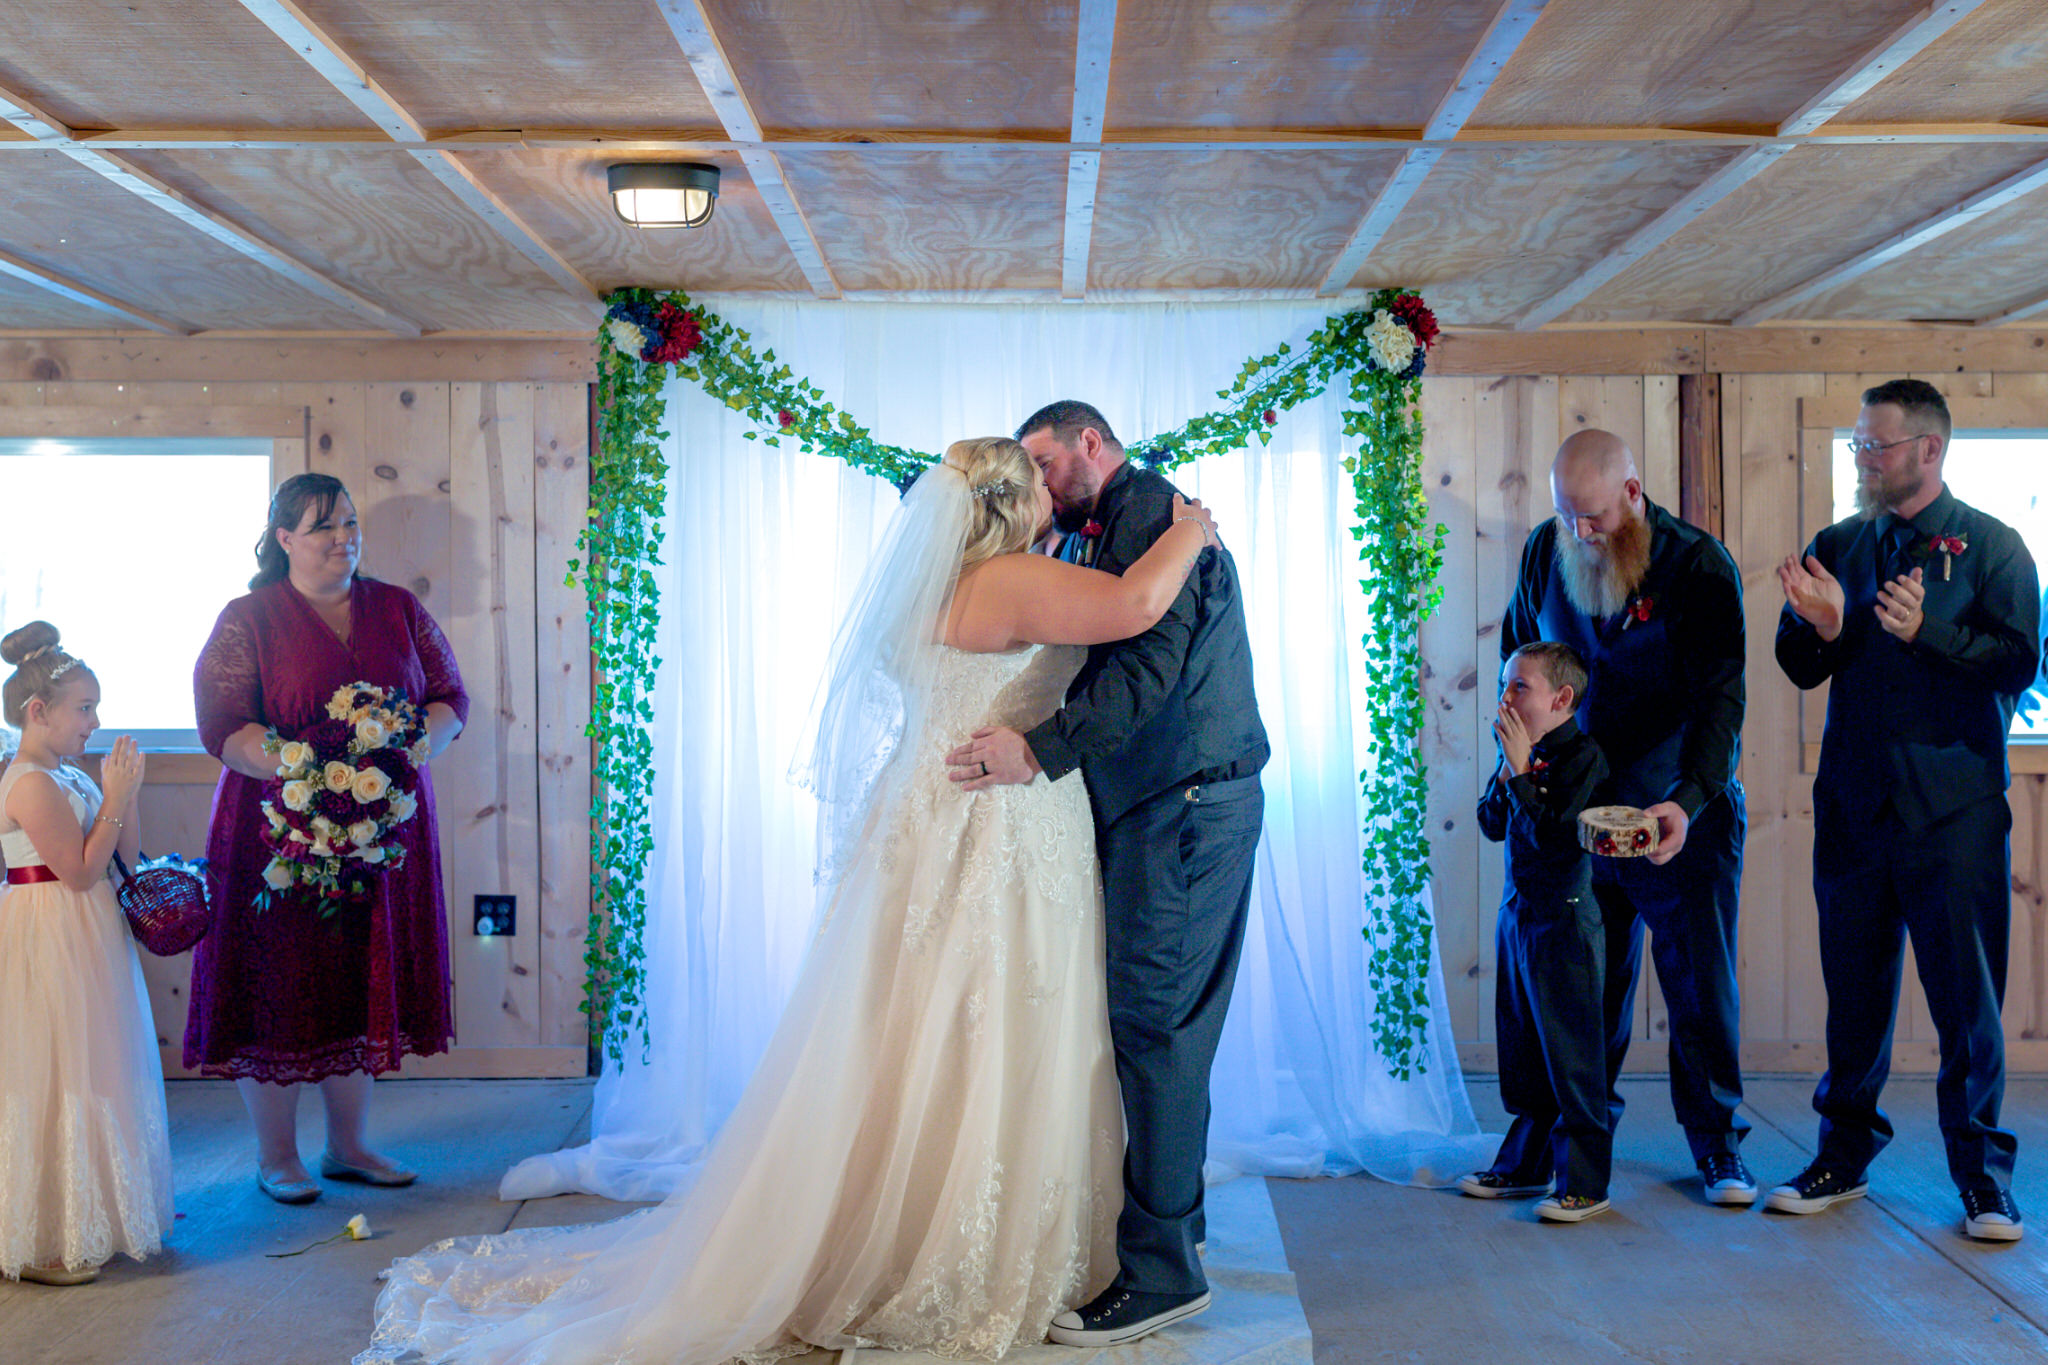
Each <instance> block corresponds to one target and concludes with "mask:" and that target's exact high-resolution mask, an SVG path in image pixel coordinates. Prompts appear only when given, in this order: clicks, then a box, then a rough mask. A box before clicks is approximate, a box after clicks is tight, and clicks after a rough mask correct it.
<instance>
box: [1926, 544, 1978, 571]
mask: <svg viewBox="0 0 2048 1365" xmlns="http://www.w3.org/2000/svg"><path fill="white" fill-rule="evenodd" d="M1969 548H1970V542H1969V540H1968V539H1967V538H1966V537H1964V536H1932V537H1929V539H1928V541H1927V550H1928V553H1930V554H1938V555H1940V556H1941V581H1942V582H1944V583H1946V582H1948V573H1949V568H1950V566H1951V565H1952V564H1953V563H1954V561H1955V557H1956V556H1957V555H1959V554H1961V553H1962V552H1963V551H1965V550H1967V549H1969Z"/></svg>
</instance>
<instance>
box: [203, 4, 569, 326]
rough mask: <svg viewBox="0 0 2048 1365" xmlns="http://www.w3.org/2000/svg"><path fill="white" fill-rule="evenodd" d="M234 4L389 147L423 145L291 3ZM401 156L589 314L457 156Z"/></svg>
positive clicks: (424, 151) (543, 242) (413, 150)
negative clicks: (392, 144) (389, 143)
mask: <svg viewBox="0 0 2048 1365" xmlns="http://www.w3.org/2000/svg"><path fill="white" fill-rule="evenodd" d="M240 3H241V6H242V8H243V9H245V10H247V11H248V12H249V13H250V14H251V15H252V16H254V17H255V18H256V19H258V20H260V21H261V22H262V24H263V26H264V27H265V28H267V29H269V30H270V31H271V32H272V33H274V34H276V35H277V36H278V38H279V39H281V40H282V41H283V42H284V44H285V45H286V46H287V47H289V48H291V50H292V51H294V52H296V53H298V54H299V56H300V57H302V58H304V59H305V61H306V64H307V65H308V66H310V67H312V68H313V70H314V71H316V72H317V73H319V75H320V76H321V77H322V78H323V79H325V80H326V81H327V83H328V84H329V85H331V86H333V87H334V88H335V90H336V91H338V92H339V93H340V94H341V96H342V97H343V98H344V99H346V100H347V101H348V102H349V103H350V104H353V105H354V106H355V107H356V109H357V110H358V111H359V112H361V114H362V115H363V117H365V118H367V119H369V120H370V122H372V123H374V124H376V125H377V126H378V127H379V128H381V129H382V130H383V131H384V134H385V136H387V137H389V138H391V139H392V140H393V141H395V142H407V143H423V142H426V141H427V140H428V134H427V130H426V128H425V127H424V126H423V125H422V124H421V123H420V121H419V120H418V119H416V118H414V117H413V116H412V114H411V113H410V112H408V111H407V110H406V108H405V107H404V106H403V105H401V104H399V102H398V101H397V100H396V99H393V98H392V96H391V93H390V92H389V91H387V90H386V89H385V88H384V87H383V86H381V85H379V84H378V83H377V81H376V78H375V77H373V76H371V75H370V73H369V72H367V71H365V70H364V69H363V67H362V66H361V64H360V63H358V62H357V61H356V60H355V58H353V57H351V56H350V55H349V54H348V53H347V51H346V50H344V49H343V48H342V46H341V44H340V43H338V42H336V41H335V40H334V39H333V38H332V37H331V36H330V35H329V34H328V33H327V32H326V31H325V30H324V29H322V28H321V27H320V26H319V25H318V24H315V23H314V22H313V21H312V20H311V19H310V18H308V17H307V16H306V13H305V11H304V10H302V9H300V8H299V7H298V6H297V5H295V4H293V3H292V0H240ZM406 151H407V153H408V154H409V155H410V156H411V157H412V158H413V159H414V160H415V161H417V162H418V163H419V164H420V165H421V166H423V167H425V168H426V170H427V173H428V174H430V175H432V176H433V177H434V179H435V180H437V181H439V182H440V183H441V185H442V187H443V188H445V189H446V190H447V191H448V192H449V193H450V194H453V195H454V196H455V198H456V199H457V200H459V201H460V202H461V203H462V205H463V207H465V208H467V209H468V210H469V211H470V212H471V213H474V214H475V215H476V216H477V217H478V218H481V219H482V220H483V221H484V223H485V225H486V226H488V227H489V228H490V229H491V231H492V232H493V233H495V234H496V235H497V236H498V237H499V238H501V239H502V240H504V241H506V242H508V243H510V244H511V245H512V247H513V248H514V249H516V250H517V251H518V252H519V254H520V255H522V256H524V257H526V258H527V259H528V260H529V261H532V262H533V263H534V264H535V265H537V266H539V267H540V268H541V270H542V271H543V272H545V273H546V274H547V276H548V278H550V279H552V280H553V281H554V282H555V283H556V284H558V285H560V286H562V288H563V289H565V290H567V291H568V292H569V293H570V294H571V295H573V296H575V297H577V298H579V299H583V300H587V301H588V302H589V303H590V304H591V305H592V312H593V315H594V314H595V311H596V303H597V300H598V289H597V286H596V285H594V284H592V283H591V282H590V281H589V280H588V279H585V278H584V276H583V273H582V272H581V271H579V270H577V269H576V267H575V266H573V265H571V264H569V262H568V261H567V260H566V259H564V258H563V256H562V254H561V253H560V252H559V251H556V250H555V249H554V247H552V246H550V245H549V244H548V242H547V239H546V238H544V237H542V236H541V235H540V234H539V233H538V232H536V231H534V230H533V228H532V227H531V226H530V225H529V224H528V223H527V222H526V221H525V220H524V219H522V218H521V217H520V216H519V215H518V214H517V213H516V212H514V211H513V209H512V207H511V206H510V205H509V204H507V203H506V202H505V201H504V200H503V199H501V198H500V197H499V196H498V195H497V194H496V193H495V192H494V191H493V190H492V189H491V188H490V187H489V186H487V185H485V184H484V183H483V181H481V180H479V179H478V178H477V175H476V172H475V171H473V170H471V169H470V168H469V167H468V166H466V165H464V164H463V162H462V160H461V158H460V157H458V156H456V154H455V153H454V152H451V151H445V150H441V149H437V148H431V147H410V146H409V147H407V148H406Z"/></svg>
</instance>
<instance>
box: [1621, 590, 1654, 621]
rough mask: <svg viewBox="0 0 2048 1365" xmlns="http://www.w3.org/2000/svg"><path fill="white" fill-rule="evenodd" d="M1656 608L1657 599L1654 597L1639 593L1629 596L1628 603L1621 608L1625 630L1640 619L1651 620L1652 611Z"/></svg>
mask: <svg viewBox="0 0 2048 1365" xmlns="http://www.w3.org/2000/svg"><path fill="white" fill-rule="evenodd" d="M1656 609H1657V599H1656V598H1654V597H1645V596H1641V595H1638V596H1635V597H1631V598H1629V599H1628V605H1627V606H1625V607H1623V608H1622V609H1621V610H1622V618H1621V628H1622V629H1623V630H1627V629H1628V628H1629V627H1630V626H1632V625H1634V624H1635V623H1636V622H1638V621H1647V620H1649V619H1650V613H1651V612H1653V611H1655V610H1656Z"/></svg>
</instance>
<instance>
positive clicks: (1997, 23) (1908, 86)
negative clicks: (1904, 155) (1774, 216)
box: [1842, 0, 2048, 123]
mask: <svg viewBox="0 0 2048 1365" xmlns="http://www.w3.org/2000/svg"><path fill="white" fill-rule="evenodd" d="M1950 119H1952V120H1955V121H1957V122H1978V121H1987V122H1989V121H2001V122H2002V121H2010V122H2013V123H2041V122H2044V121H2048V5H2044V4H2042V3H2041V0H1990V2H1989V3H1988V4H1986V5H1985V6H1984V7H1983V8H1982V9H1979V10H1978V11H1977V12H1976V13H1974V14H1971V15H1969V16H1968V17H1967V18H1965V19H1964V20H1963V21H1962V22H1961V23H1959V24H1957V25H1956V26H1955V27H1954V28H1953V29H1951V30H1949V32H1948V33H1947V34H1946V35H1944V36H1943V37H1942V39H1941V40H1940V41H1939V42H1937V43H1935V44H1933V45H1932V46H1930V47H1928V48H1927V49H1926V50H1925V51H1923V52H1921V53H1920V54H1919V55H1918V56H1916V57H1914V58H1913V59H1912V60H1911V61H1909V62H1907V63H1906V64H1905V65H1904V66H1902V67H1900V68H1899V69H1898V70H1897V71H1895V72H1893V73H1892V74H1891V75H1890V76H1889V77H1887V78H1886V79H1885V80H1884V81H1883V82H1881V83H1880V84H1879V85H1878V86H1877V87H1876V88H1875V89H1873V90H1872V91H1871V92H1870V93H1869V94H1867V95H1865V96H1864V97H1863V98H1862V99H1860V100H1858V101H1857V102H1856V103H1854V104H1852V105H1850V106H1849V108H1848V109H1846V110H1845V111H1843V114H1842V120H1843V121H1844V122H1847V123H1895V122H1905V121H1909V120H1933V121H1942V120H1950Z"/></svg>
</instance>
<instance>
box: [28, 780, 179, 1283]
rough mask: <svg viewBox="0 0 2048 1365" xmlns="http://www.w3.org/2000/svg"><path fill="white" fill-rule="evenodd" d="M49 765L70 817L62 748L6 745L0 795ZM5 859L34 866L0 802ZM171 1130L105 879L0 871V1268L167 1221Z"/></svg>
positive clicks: (65, 1255) (86, 818)
mask: <svg viewBox="0 0 2048 1365" xmlns="http://www.w3.org/2000/svg"><path fill="white" fill-rule="evenodd" d="M32 772H40V773H48V774H49V776H50V777H51V778H52V779H53V780H54V781H55V782H56V783H57V786H58V789H59V790H61V791H62V792H63V793H64V799H65V802H66V803H67V804H68V805H69V806H70V807H71V813H72V815H73V816H75V817H76V818H77V820H78V823H79V826H80V828H81V829H85V828H89V827H90V826H91V822H92V818H93V816H94V814H95V813H97V812H98V810H99V808H100V792H99V788H98V787H96V786H94V785H93V781H92V779H91V778H89V777H87V776H86V775H85V774H84V773H83V772H81V771H79V770H78V769H77V768H75V767H73V766H71V765H70V764H68V763H67V764H65V765H63V766H62V767H59V768H56V769H54V770H53V769H49V768H43V767H39V766H37V765H36V764H33V763H30V762H29V761H28V760H27V759H23V758H17V759H15V760H14V762H13V763H11V764H9V765H8V768H7V772H6V775H5V776H4V777H0V805H4V804H5V802H6V799H7V794H8V793H9V792H11V791H12V790H13V789H14V787H15V785H16V784H17V783H18V782H20V781H21V780H22V779H23V778H25V777H27V776H28V775H29V774H30V773H32ZM0 853H4V854H5V856H6V859H7V865H8V866H9V867H39V866H43V865H45V864H44V859H43V856H42V855H41V854H40V853H38V852H36V847H35V844H34V843H33V842H31V841H30V839H29V837H28V834H27V832H26V831H25V830H23V829H22V828H21V827H20V826H18V825H16V824H14V823H13V822H11V821H9V820H8V819H7V818H6V816H4V815H0ZM172 1217H173V1215H172V1212H171V1140H170V1125H169V1123H168V1121H167V1120H166V1118H165V1113H164V1072H163V1064H162V1062H161V1061H160V1060H159V1059H158V1057H157V1050H156V1024H155V1021H154V1020H153V1019H152V1018H151V1017H150V1010H149V992H148V989H147V987H145V986H144V984H143V980H142V963H141V961H140V960H139V959H138V958H137V957H136V955H135V940H134V939H132V938H130V937H129V934H128V921H127V919H126V918H124V917H123V916H122V914H121V907H120V906H119V904H117V903H116V902H115V900H114V890H113V887H111V886H110V885H108V883H107V882H105V881H104V880H102V881H96V882H94V883H93V885H92V889H91V890H90V891H73V890H72V889H71V888H70V887H68V886H66V885H64V883H62V882H59V881H39V882H25V883H22V884H20V885H4V886H0V1275H4V1276H6V1277H8V1278H10V1279H11V1278H14V1277H16V1276H18V1275H20V1274H21V1270H22V1267H23V1266H62V1267H64V1268H65V1269H67V1270H83V1269H85V1268H86V1267H88V1266H97V1265H104V1264H105V1263H106V1262H107V1261H109V1260H111V1259H112V1258H113V1257H114V1255H115V1254H116V1253H125V1254H126V1255H129V1256H133V1257H135V1258H136V1259H137V1260H140V1259H142V1258H143V1257H145V1256H148V1255H151V1254H152V1253H154V1252H156V1251H158V1250H160V1249H161V1248H162V1246H163V1239H164V1237H165V1236H166V1235H168V1234H169V1232H170V1230H171V1220H172Z"/></svg>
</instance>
